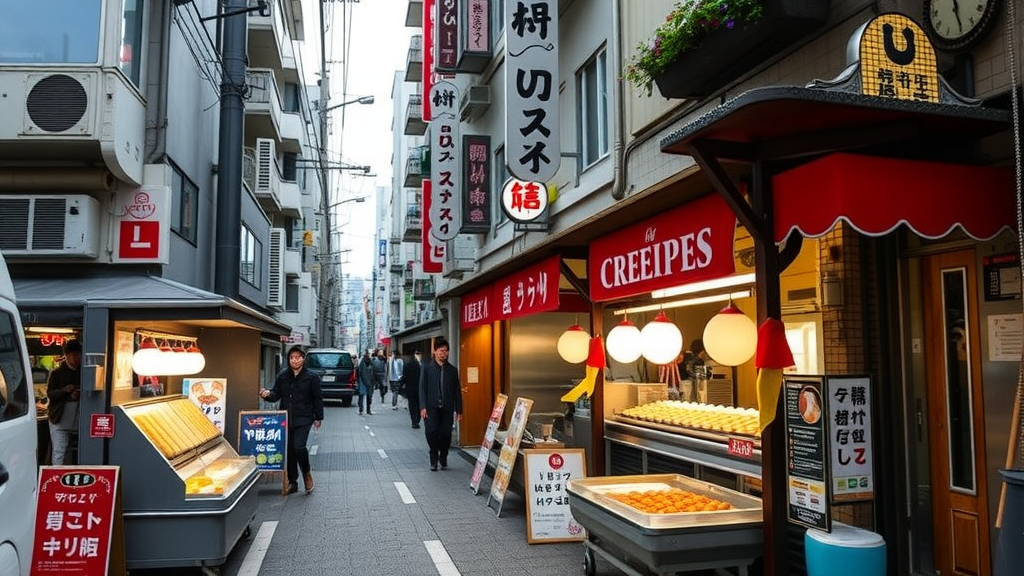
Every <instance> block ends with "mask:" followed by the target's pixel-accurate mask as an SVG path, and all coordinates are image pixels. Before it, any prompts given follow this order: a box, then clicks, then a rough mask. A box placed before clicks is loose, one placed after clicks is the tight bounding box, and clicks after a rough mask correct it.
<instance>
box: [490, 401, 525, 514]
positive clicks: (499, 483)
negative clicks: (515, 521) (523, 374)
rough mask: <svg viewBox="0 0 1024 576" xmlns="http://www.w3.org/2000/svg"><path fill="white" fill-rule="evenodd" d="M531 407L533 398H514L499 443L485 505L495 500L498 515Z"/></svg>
mask: <svg viewBox="0 0 1024 576" xmlns="http://www.w3.org/2000/svg"><path fill="white" fill-rule="evenodd" d="M532 407H533V400H530V399H529V398H522V397H519V398H516V407H515V409H514V410H513V411H512V420H511V421H510V422H509V424H508V431H507V432H506V433H505V443H504V444H502V445H501V453H500V454H499V455H498V465H497V466H495V467H494V479H493V480H491V493H490V494H489V495H488V496H487V505H488V506H490V505H491V500H495V501H497V502H498V515H499V516H500V515H501V504H502V502H504V500H505V492H507V491H508V483H509V481H510V480H511V479H512V468H513V467H515V464H516V455H518V454H519V442H520V441H522V439H523V431H525V430H526V421H527V419H529V417H530V408H532Z"/></svg>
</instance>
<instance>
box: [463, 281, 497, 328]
mask: <svg viewBox="0 0 1024 576" xmlns="http://www.w3.org/2000/svg"><path fill="white" fill-rule="evenodd" d="M496 312H497V310H495V309H494V287H493V286H490V285H488V286H484V287H483V288H479V289H477V290H474V291H473V292H470V293H469V294H466V295H464V296H463V297H462V315H461V316H460V318H459V325H460V326H462V328H463V329H466V328H475V327H477V326H483V325H485V324H490V323H491V322H494V321H495V320H497V319H498V317H497V315H496V314H495V313H496Z"/></svg>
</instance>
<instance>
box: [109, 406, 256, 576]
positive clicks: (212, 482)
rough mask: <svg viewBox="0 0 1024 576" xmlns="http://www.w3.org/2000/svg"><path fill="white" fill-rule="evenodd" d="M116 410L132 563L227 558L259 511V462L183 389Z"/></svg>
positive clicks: (114, 442) (113, 443) (117, 459)
mask: <svg viewBox="0 0 1024 576" xmlns="http://www.w3.org/2000/svg"><path fill="white" fill-rule="evenodd" d="M113 412H114V417H115V421H114V430H115V434H114V437H113V438H111V439H110V463H111V464H113V465H118V466H121V471H122V472H121V474H122V478H123V480H122V494H123V507H124V523H125V530H124V533H125V544H126V546H125V550H126V555H127V557H126V562H127V566H128V568H162V567H178V566H217V565H220V564H223V563H224V562H225V560H226V559H227V556H228V554H229V553H230V551H231V549H232V548H234V546H235V544H236V543H237V542H238V540H239V539H240V538H242V537H243V536H245V535H246V534H247V533H248V531H249V522H251V521H252V519H253V518H254V517H255V515H256V504H257V494H256V491H255V490H253V487H254V486H255V484H256V481H257V480H258V479H259V472H258V471H257V469H256V463H255V462H254V461H253V459H252V458H243V457H240V456H239V455H238V453H237V452H235V450H234V449H233V448H232V447H231V445H230V444H229V443H228V442H227V440H226V439H225V438H224V437H223V436H222V435H221V434H220V432H219V430H217V427H216V426H214V425H213V423H212V422H210V421H209V420H208V419H207V418H206V416H205V415H204V414H203V413H202V412H201V411H200V410H199V408H198V407H196V406H195V404H193V403H192V402H191V401H190V400H188V399H187V398H185V397H183V396H164V397H159V398H153V399H149V400H144V401H139V402H133V403H130V404H124V405H121V406H114V407H113Z"/></svg>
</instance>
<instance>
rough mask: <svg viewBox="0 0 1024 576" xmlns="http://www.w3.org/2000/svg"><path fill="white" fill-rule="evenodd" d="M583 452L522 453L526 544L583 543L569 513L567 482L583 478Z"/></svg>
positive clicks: (581, 531)
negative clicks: (524, 485)
mask: <svg viewBox="0 0 1024 576" xmlns="http://www.w3.org/2000/svg"><path fill="white" fill-rule="evenodd" d="M586 470H587V466H586V462H585V455H584V450H583V448H543V449H536V450H523V478H524V480H525V481H524V484H526V540H527V542H529V543H530V544H537V543H544V542H575V541H583V540H586V539H587V532H586V530H584V528H583V526H581V525H580V523H579V522H577V521H576V519H575V518H573V517H572V512H571V511H570V510H569V493H568V492H567V491H566V485H567V484H568V483H569V480H573V479H577V478H584V477H585V476H586V475H587V474H586Z"/></svg>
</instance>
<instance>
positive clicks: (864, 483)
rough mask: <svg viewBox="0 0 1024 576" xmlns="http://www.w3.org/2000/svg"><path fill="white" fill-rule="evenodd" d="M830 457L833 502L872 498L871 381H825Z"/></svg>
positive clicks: (834, 378)
mask: <svg viewBox="0 0 1024 576" xmlns="http://www.w3.org/2000/svg"><path fill="white" fill-rule="evenodd" d="M825 386H826V395H827V400H826V402H825V403H826V405H827V406H828V420H829V426H830V432H829V445H830V452H831V453H832V500H833V501H834V502H852V501H856V500H871V499H872V498H874V497H875V482H874V463H873V460H874V455H873V452H872V449H871V379H870V378H868V377H867V376H855V377H845V376H843V377H837V376H829V377H827V378H826V379H825Z"/></svg>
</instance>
